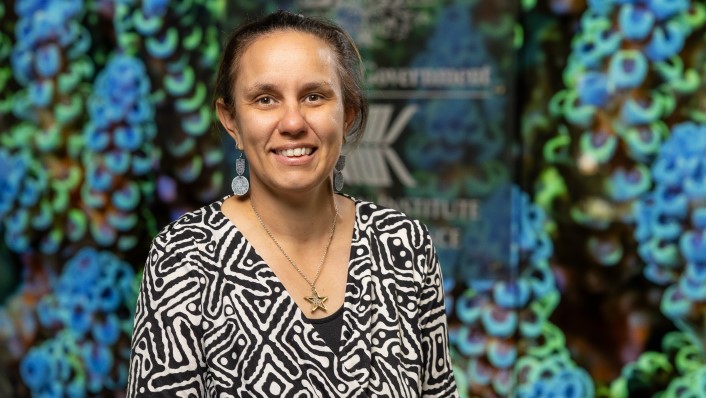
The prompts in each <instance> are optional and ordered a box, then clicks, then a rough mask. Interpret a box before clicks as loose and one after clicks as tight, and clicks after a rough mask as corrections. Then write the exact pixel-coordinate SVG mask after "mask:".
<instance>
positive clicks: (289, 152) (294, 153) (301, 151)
mask: <svg viewBox="0 0 706 398" xmlns="http://www.w3.org/2000/svg"><path fill="white" fill-rule="evenodd" d="M277 153H279V154H280V155H282V156H287V157H290V158H291V157H299V156H304V155H309V154H311V148H294V149H283V150H281V151H278V152H277Z"/></svg>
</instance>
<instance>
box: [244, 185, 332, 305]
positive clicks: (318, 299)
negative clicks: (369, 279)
mask: <svg viewBox="0 0 706 398" xmlns="http://www.w3.org/2000/svg"><path fill="white" fill-rule="evenodd" d="M250 207H252V211H253V213H255V217H257V221H259V222H260V225H262V228H263V229H264V230H265V232H267V235H269V237H270V239H272V241H273V242H274V243H275V245H276V246H277V248H278V249H279V251H280V252H282V254H283V255H284V257H286V258H287V260H288V261H289V263H290V264H292V267H294V269H295V270H296V271H297V273H298V274H299V275H301V277H302V278H304V280H305V281H306V283H308V284H309V287H311V296H305V297H304V298H305V299H306V301H308V302H310V303H311V305H313V307H312V308H311V312H315V311H316V310H318V309H321V310H323V311H324V312H326V305H325V304H324V302H325V301H326V300H327V299H328V296H319V293H317V292H316V286H315V285H316V281H317V280H318V279H319V274H321V267H322V266H323V265H324V261H325V260H326V254H328V249H329V247H330V246H331V241H332V240H333V233H334V231H336V220H337V219H338V206H337V205H336V200H335V199H334V201H333V208H334V211H335V213H336V214H334V215H333V222H332V223H331V231H329V235H328V242H327V243H326V247H325V248H324V254H323V255H322V256H321V260H320V261H319V266H318V267H317V268H316V275H314V280H313V281H311V280H309V278H307V277H306V275H304V273H303V272H302V270H301V269H299V267H298V266H297V264H296V263H295V262H294V260H292V258H291V257H289V255H288V254H287V252H285V251H284V249H283V248H282V246H281V245H280V244H279V242H277V239H275V236H274V235H272V231H270V229H269V228H268V227H267V224H265V222H264V221H262V218H261V217H260V213H258V212H257V210H256V209H255V204H254V203H253V200H252V197H251V198H250Z"/></svg>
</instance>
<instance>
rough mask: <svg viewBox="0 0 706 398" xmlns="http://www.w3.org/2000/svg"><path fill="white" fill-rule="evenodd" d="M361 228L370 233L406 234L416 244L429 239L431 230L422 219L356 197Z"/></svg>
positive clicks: (357, 215) (358, 220) (357, 216)
mask: <svg viewBox="0 0 706 398" xmlns="http://www.w3.org/2000/svg"><path fill="white" fill-rule="evenodd" d="M354 201H355V203H356V209H357V211H356V218H357V220H356V221H357V222H358V224H359V225H360V227H361V230H363V231H368V232H369V233H370V234H373V235H379V234H385V235H388V234H394V235H405V236H407V237H408V238H410V239H411V241H412V243H413V244H414V245H415V246H419V245H422V244H423V243H427V242H428V241H429V231H428V228H427V226H426V225H424V223H422V222H421V221H419V220H417V219H415V218H413V217H410V216H408V215H407V214H405V213H403V212H401V211H399V210H396V209H393V208H390V207H386V206H383V205H380V204H377V203H374V202H370V201H367V200H359V199H354Z"/></svg>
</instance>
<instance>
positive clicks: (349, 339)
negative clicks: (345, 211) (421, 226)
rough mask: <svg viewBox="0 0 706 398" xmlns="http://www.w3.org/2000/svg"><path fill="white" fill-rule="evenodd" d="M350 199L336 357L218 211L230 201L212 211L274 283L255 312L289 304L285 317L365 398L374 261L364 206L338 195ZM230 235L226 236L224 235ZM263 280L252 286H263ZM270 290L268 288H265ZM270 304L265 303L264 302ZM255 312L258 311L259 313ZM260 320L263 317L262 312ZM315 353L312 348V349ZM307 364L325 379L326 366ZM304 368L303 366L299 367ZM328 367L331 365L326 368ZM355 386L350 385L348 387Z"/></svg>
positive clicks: (258, 272) (258, 270)
mask: <svg viewBox="0 0 706 398" xmlns="http://www.w3.org/2000/svg"><path fill="white" fill-rule="evenodd" d="M342 196H344V197H347V198H349V199H351V200H353V202H354V204H355V216H354V217H355V219H354V226H353V235H352V239H351V247H350V253H349V258H348V267H347V270H348V275H347V278H346V291H345V297H344V301H343V327H342V330H341V340H342V341H341V346H340V352H339V353H338V354H336V353H334V352H333V351H332V350H331V349H330V347H329V346H328V345H327V344H326V343H325V342H324V340H323V338H322V337H321V336H320V335H319V334H318V331H317V330H316V328H315V327H314V326H313V325H312V324H311V323H310V322H308V321H307V320H306V319H304V318H305V315H304V313H303V312H302V310H301V309H300V308H299V306H298V305H297V304H296V302H295V301H294V298H293V297H292V296H291V294H290V293H289V291H287V289H285V287H284V284H283V283H282V282H281V280H280V279H279V277H277V275H276V274H275V273H274V271H272V269H271V268H270V267H269V265H267V263H266V262H265V260H264V259H263V258H262V256H261V255H260V254H259V253H258V252H257V250H256V249H255V247H254V246H253V245H252V244H251V243H250V242H249V241H248V240H247V238H246V237H245V236H244V235H243V233H242V231H241V230H240V229H239V228H238V226H237V225H235V223H233V222H232V221H231V220H230V219H228V217H227V216H226V215H225V214H223V212H222V211H221V206H222V204H223V203H224V202H225V200H226V199H228V198H229V197H230V196H226V197H224V198H223V199H222V200H220V201H218V202H215V203H213V205H212V211H214V212H215V214H216V217H219V218H222V219H221V220H219V223H220V222H224V223H226V225H227V226H228V227H226V230H225V231H223V232H224V233H226V234H229V235H231V234H233V235H235V237H237V239H234V240H233V242H231V244H238V245H241V246H242V247H241V250H242V251H243V253H245V261H247V262H248V263H250V265H249V266H251V267H253V269H252V272H254V273H255V274H256V275H259V276H262V277H264V278H263V279H265V281H268V282H270V283H274V284H275V285H276V288H277V289H274V291H273V293H272V294H271V295H270V296H269V298H268V297H261V300H260V302H259V303H258V305H257V306H258V307H259V308H260V309H261V311H264V312H265V313H266V312H267V308H270V307H272V306H274V305H275V303H279V305H281V304H282V301H283V300H284V301H286V302H287V307H288V308H287V309H288V310H287V312H288V313H290V314H293V315H294V319H293V321H294V322H296V323H297V324H298V326H299V327H300V328H301V329H302V331H303V333H305V334H308V335H314V334H315V335H316V336H318V337H319V338H318V339H316V340H310V341H308V342H307V343H309V344H314V343H316V344H317V346H316V347H315V348H316V350H317V352H319V353H323V352H325V353H326V356H327V357H329V358H330V359H331V360H332V361H333V363H334V366H336V368H337V370H338V371H337V372H336V373H338V374H339V375H341V376H343V378H344V379H345V380H341V381H342V382H345V383H346V384H348V385H349V387H350V388H351V391H356V390H358V389H360V392H361V393H363V395H360V394H355V395H353V396H356V397H364V396H365V394H364V391H366V389H367V386H368V383H369V380H370V366H371V339H372V336H371V330H372V328H371V324H370V322H371V312H372V309H371V307H372V302H373V300H372V297H373V288H372V273H371V272H372V271H371V266H372V258H371V256H370V249H369V247H368V243H369V242H367V239H365V233H364V229H365V225H364V224H365V222H364V220H363V219H362V218H361V206H362V205H363V202H362V201H359V200H357V199H355V198H352V197H350V196H348V195H342ZM228 230H230V231H228ZM265 281H263V280H261V279H257V280H254V281H253V282H256V283H258V282H259V283H261V284H264V283H265ZM268 290H269V289H268ZM268 300H269V301H270V302H269V303H267V301H268ZM261 311H257V312H261ZM261 315H265V314H264V313H262V314H261ZM312 348H314V347H312ZM309 364H310V365H312V366H316V367H318V368H319V370H320V371H322V372H323V373H325V374H330V372H327V369H326V366H325V365H323V364H319V363H318V362H316V361H310V362H309ZM301 365H304V364H301ZM329 366H330V365H329ZM351 384H353V385H351Z"/></svg>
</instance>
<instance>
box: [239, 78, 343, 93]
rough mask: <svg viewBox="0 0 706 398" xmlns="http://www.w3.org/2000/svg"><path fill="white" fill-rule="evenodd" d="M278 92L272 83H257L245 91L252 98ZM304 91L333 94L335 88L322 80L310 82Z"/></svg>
mask: <svg viewBox="0 0 706 398" xmlns="http://www.w3.org/2000/svg"><path fill="white" fill-rule="evenodd" d="M275 91H278V89H277V85H275V84H271V83H255V84H253V85H252V86H250V87H248V88H246V89H245V95H246V96H252V95H257V94H260V93H271V92H275ZM302 91H324V92H327V93H329V92H332V91H334V90H333V87H332V86H331V84H330V83H328V82H326V81H324V80H321V81H315V82H310V83H306V84H305V85H304V86H303V87H302Z"/></svg>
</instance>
